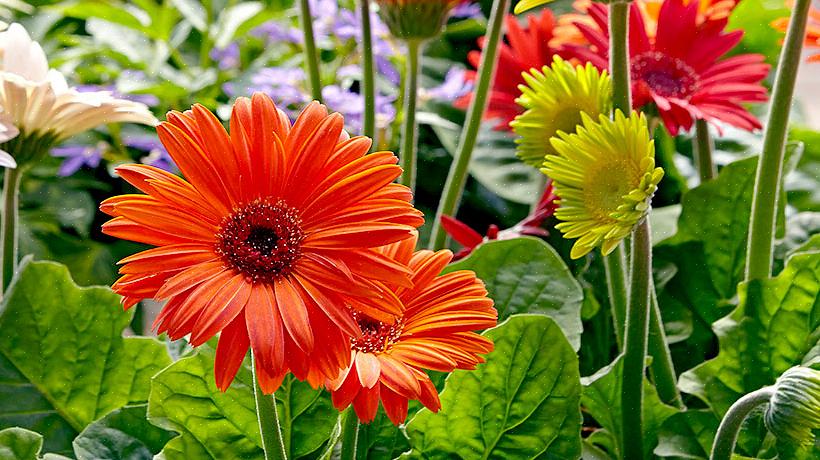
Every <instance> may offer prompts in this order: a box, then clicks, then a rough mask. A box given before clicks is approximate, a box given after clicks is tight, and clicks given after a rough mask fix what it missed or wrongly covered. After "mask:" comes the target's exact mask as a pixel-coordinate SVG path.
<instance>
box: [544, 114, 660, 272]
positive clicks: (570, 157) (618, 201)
mask: <svg viewBox="0 0 820 460" xmlns="http://www.w3.org/2000/svg"><path fill="white" fill-rule="evenodd" d="M552 144H553V147H554V148H555V150H556V152H558V154H557V155H549V156H547V159H546V161H545V162H544V168H543V169H542V171H543V172H544V174H546V175H547V176H549V177H551V178H552V180H553V183H554V184H555V192H556V194H557V195H558V197H559V205H560V207H559V208H558V209H557V210H556V211H555V216H556V217H557V218H558V219H560V220H562V221H563V222H561V223H559V224H558V225H556V226H555V228H557V229H558V230H560V231H561V232H562V233H563V234H564V238H578V240H577V241H576V242H575V244H574V245H573V246H572V251H571V252H570V257H572V258H573V259H577V258H579V257H582V256H584V255H586V254H587V253H588V252H590V251H592V250H593V249H595V248H596V247H598V246H601V252H603V254H604V255H607V254H609V253H610V252H612V250H613V249H615V246H617V245H618V243H620V241H621V240H622V239H623V238H624V237H626V236H627V235H628V234H629V232H630V231H632V228H633V227H634V226H635V225H636V224H638V223H639V222H640V221H641V220H642V219H644V217H645V216H646V214H647V212H648V211H649V206H650V200H651V199H652V195H653V194H654V193H655V190H656V188H657V185H658V182H660V180H661V178H663V169H661V168H656V167H655V144H654V142H653V141H652V140H650V139H649V129H648V127H647V122H646V116H645V115H644V114H640V115H638V114H637V113H635V112H633V113H632V115H630V117H629V118H626V117H625V116H624V114H623V113H622V112H620V111H616V113H615V119H614V120H612V119H610V118H609V117H607V116H606V115H600V116H599V118H598V121H597V123H596V121H595V120H593V119H592V118H591V117H589V116H587V115H586V114H584V115H583V126H579V127H578V130H577V133H576V134H567V133H558V137H556V138H553V139H552Z"/></svg>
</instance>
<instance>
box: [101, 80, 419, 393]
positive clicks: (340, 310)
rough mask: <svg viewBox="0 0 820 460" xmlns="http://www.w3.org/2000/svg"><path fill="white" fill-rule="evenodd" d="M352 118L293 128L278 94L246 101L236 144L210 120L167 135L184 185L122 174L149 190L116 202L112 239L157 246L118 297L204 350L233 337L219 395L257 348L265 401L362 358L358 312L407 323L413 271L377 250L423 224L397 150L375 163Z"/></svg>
mask: <svg viewBox="0 0 820 460" xmlns="http://www.w3.org/2000/svg"><path fill="white" fill-rule="evenodd" d="M342 126H343V120H342V117H341V115H339V114H337V113H334V114H330V115H328V113H327V110H326V109H325V107H324V106H322V105H321V104H318V103H315V102H314V103H311V104H310V105H309V106H308V107H307V108H306V109H305V110H304V111H303V112H302V114H301V115H300V116H299V118H298V119H297V120H296V122H295V123H294V124H293V126H291V124H290V122H289V120H288V118H287V117H286V116H285V114H284V113H283V112H282V111H280V110H278V109H277V108H276V107H275V106H274V104H273V102H272V101H271V100H270V98H268V97H267V96H265V95H263V94H261V93H257V94H254V96H253V99H252V100H251V99H247V98H240V99H238V100H237V101H236V104H235V105H234V108H233V113H232V115H231V121H230V128H231V133H230V135H229V134H228V133H227V132H226V131H225V129H224V128H223V127H222V124H221V123H220V122H219V120H218V119H217V118H216V117H215V116H214V115H213V114H212V113H211V112H209V111H208V110H207V109H205V108H204V107H202V106H200V105H195V106H194V107H193V109H192V110H190V111H187V112H185V113H179V112H170V113H169V114H168V121H166V122H163V123H162V124H160V125H159V126H158V127H157V131H158V133H159V137H160V140H161V141H162V143H163V144H164V145H165V147H166V148H167V149H168V153H169V154H170V155H171V157H172V158H173V160H174V161H175V162H176V164H177V166H178V167H179V169H180V171H181V172H182V174H183V175H184V176H185V179H181V178H179V177H177V176H174V175H172V174H169V173H167V172H165V171H162V170H160V169H157V168H153V167H151V166H146V165H126V166H121V167H119V168H118V169H117V171H118V173H119V174H120V176H121V177H123V178H124V179H125V180H126V181H128V182H129V183H131V184H132V185H133V186H135V187H136V188H138V189H139V190H140V191H142V192H143V193H145V195H142V194H135V195H122V196H117V197H113V198H110V199H108V200H106V201H104V202H103V203H102V205H101V206H100V208H101V209H102V210H103V211H104V212H105V213H107V214H109V215H111V216H113V217H114V218H113V219H112V220H110V221H109V222H107V223H106V224H105V225H104V226H103V231H104V232H105V233H106V234H108V235H112V236H116V237H119V238H123V239H127V240H132V241H137V242H141V243H146V244H150V245H154V246H157V247H156V248H153V249H149V250H147V251H143V252H140V253H138V254H135V255H133V256H130V257H126V258H125V259H123V260H122V261H120V263H121V264H122V267H121V268H120V273H121V274H122V275H123V276H122V277H121V278H120V279H119V280H118V281H117V282H116V283H114V286H113V289H114V290H115V291H116V292H117V293H119V294H120V295H122V296H123V304H124V306H125V307H126V308H128V307H131V306H132V305H134V304H135V303H137V302H138V301H139V300H141V299H144V298H154V299H159V300H166V301H167V303H166V304H165V306H164V308H163V310H162V312H161V313H160V315H159V316H158V317H157V319H156V322H155V323H154V325H155V327H157V328H158V331H159V332H167V333H168V336H169V337H170V338H172V339H178V338H181V337H183V336H186V335H188V334H190V342H191V345H193V346H198V345H201V344H203V343H205V342H206V341H207V340H208V339H210V338H211V337H213V336H214V335H215V334H216V333H218V332H220V331H221V334H220V337H219V343H218V346H217V350H216V364H215V374H216V383H217V386H218V387H219V388H221V389H223V390H224V389H225V388H227V387H228V386H229V385H230V383H231V381H232V380H233V377H234V376H235V374H236V371H237V369H238V368H239V366H240V365H241V363H242V359H243V358H244V357H245V354H246V353H247V351H248V348H249V347H251V348H252V349H253V352H254V355H255V358H256V364H257V365H256V368H257V372H258V377H259V381H260V384H261V386H262V388H263V390H264V391H265V392H267V393H271V392H273V391H275V390H276V388H277V387H278V386H279V384H280V383H281V380H282V378H283V377H284V375H285V374H286V373H287V372H288V370H291V371H292V372H293V373H294V375H295V376H296V377H297V378H300V379H305V378H307V379H309V380H310V381H312V382H315V383H321V382H322V381H324V379H325V378H327V377H334V376H336V375H338V372H339V369H343V368H345V367H346V366H347V365H348V363H349V359H350V351H349V337H357V336H359V335H360V333H361V331H360V330H359V326H358V324H357V323H356V321H354V319H353V316H352V315H351V314H350V307H352V308H354V309H355V311H357V312H360V313H364V314H367V315H369V316H371V317H373V318H377V319H378V320H379V321H383V322H385V323H386V324H390V323H392V322H393V321H394V320H395V318H396V317H397V316H399V315H400V314H401V312H402V304H401V302H400V301H399V299H398V298H396V296H395V295H394V294H393V292H392V291H391V290H389V289H387V288H385V285H384V283H390V285H391V286H392V285H400V286H407V285H409V279H408V277H409V271H408V270H407V268H406V267H403V266H401V265H400V264H398V263H396V262H395V261H393V260H391V259H390V258H389V257H387V256H386V255H385V254H383V252H380V251H378V250H376V249H375V248H377V247H380V246H384V245H385V244H389V243H392V242H395V241H399V240H402V239H406V238H410V237H411V236H412V235H413V231H414V227H416V226H418V225H420V224H421V223H422V221H423V219H422V215H421V213H420V212H418V211H416V210H415V209H413V208H412V206H411V205H410V200H411V198H412V197H411V194H410V192H409V190H408V189H407V188H406V187H403V186H401V185H397V184H392V183H391V182H392V181H393V180H394V179H395V178H396V177H398V176H399V174H400V173H401V170H400V168H399V167H398V166H396V164H395V163H396V161H397V160H396V157H395V156H394V155H393V154H392V153H390V152H377V153H373V154H370V155H366V153H367V151H368V149H369V148H370V139H368V138H364V137H356V138H353V139H349V138H348V136H347V134H346V133H345V132H344V131H343V129H342Z"/></svg>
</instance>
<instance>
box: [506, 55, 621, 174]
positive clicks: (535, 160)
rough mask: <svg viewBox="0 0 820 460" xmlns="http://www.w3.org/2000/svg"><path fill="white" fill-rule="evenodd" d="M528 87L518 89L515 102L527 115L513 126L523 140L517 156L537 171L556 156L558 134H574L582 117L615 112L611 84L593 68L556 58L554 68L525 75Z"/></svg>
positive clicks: (513, 123) (533, 71) (604, 74)
mask: <svg viewBox="0 0 820 460" xmlns="http://www.w3.org/2000/svg"><path fill="white" fill-rule="evenodd" d="M522 76H523V77H524V81H525V82H526V83H527V84H526V85H518V89H520V90H521V97H519V98H518V99H516V100H515V102H517V103H518V104H519V105H520V106H522V107H524V108H525V109H526V111H525V112H524V113H522V114H521V115H518V116H517V117H515V120H513V121H512V122H511V123H510V126H511V127H512V129H513V131H515V133H516V134H518V135H519V136H520V137H519V138H518V139H516V141H515V142H516V143H517V144H518V147H517V148H516V154H517V155H518V157H519V158H521V160H522V161H524V162H525V163H527V164H528V165H530V166H534V167H536V168H538V167H541V164H542V163H543V162H544V157H545V156H547V155H554V154H555V150H554V149H553V148H552V146H551V145H550V139H551V138H553V137H554V136H555V135H556V134H557V133H558V132H559V131H563V132H567V133H573V132H575V127H576V126H578V125H580V124H581V113H586V114H587V115H589V116H591V117H593V118H597V117H598V115H600V114H603V113H607V114H608V113H609V112H610V111H611V110H612V82H611V80H610V78H609V75H608V74H607V72H606V71H603V72H599V71H598V69H596V68H595V67H594V66H593V65H592V64H590V63H587V65H586V66H585V67H584V66H577V67H573V66H572V65H571V64H570V63H569V62H567V61H564V60H563V59H561V58H560V57H558V56H555V58H554V62H553V63H552V66H550V67H547V66H544V68H543V69H541V71H539V70H538V69H531V70H530V71H529V72H525V73H523V74H522Z"/></svg>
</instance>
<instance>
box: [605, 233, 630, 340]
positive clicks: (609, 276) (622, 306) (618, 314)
mask: <svg viewBox="0 0 820 460" xmlns="http://www.w3.org/2000/svg"><path fill="white" fill-rule="evenodd" d="M625 262H626V261H625V257H624V245H623V244H619V245H618V246H617V247H616V248H615V250H614V251H612V253H611V254H609V255H608V256H604V271H605V273H606V287H607V290H608V292H609V305H610V307H611V308H612V323H613V326H614V327H615V339H616V341H617V343H618V350H622V349H623V345H624V324H626V277H625V275H624V264H625Z"/></svg>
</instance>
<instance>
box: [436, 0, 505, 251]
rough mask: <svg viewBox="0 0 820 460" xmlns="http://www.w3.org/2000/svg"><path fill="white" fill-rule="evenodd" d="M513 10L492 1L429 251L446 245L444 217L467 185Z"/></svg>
mask: <svg viewBox="0 0 820 460" xmlns="http://www.w3.org/2000/svg"><path fill="white" fill-rule="evenodd" d="M509 9H510V0H493V7H492V12H491V13H490V19H489V22H488V24H489V30H488V32H487V35H486V41H485V42H484V49H483V51H482V53H481V62H480V63H479V65H478V81H477V82H476V86H475V90H474V91H473V99H472V101H471V102H470V108H469V109H468V110H467V118H466V120H465V123H464V128H463V129H462V130H461V137H460V139H459V143H458V148H456V153H455V155H454V157H453V163H452V165H450V172H449V173H448V174H447V181H446V182H445V183H444V192H443V193H442V195H441V201H440V202H439V205H438V209H437V210H436V217H435V220H433V230H432V232H431V234H430V248H431V249H441V248H443V247H444V246H445V245H446V243H447V233H445V232H444V228H443V227H442V226H441V216H452V215H454V214H455V213H456V210H457V209H458V203H459V201H461V194H462V193H463V192H464V186H465V185H466V184H467V175H468V174H467V167H468V166H469V165H470V158H471V157H472V155H473V148H474V147H475V143H476V139H477V138H478V131H479V129H480V128H481V119H482V118H483V116H484V111H485V110H486V108H487V99H488V96H489V92H490V87H491V86H492V83H493V79H494V77H495V68H496V65H497V64H498V59H497V57H498V43H499V42H500V41H501V36H502V35H503V34H504V17H505V16H506V14H507V11H508V10H509Z"/></svg>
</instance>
